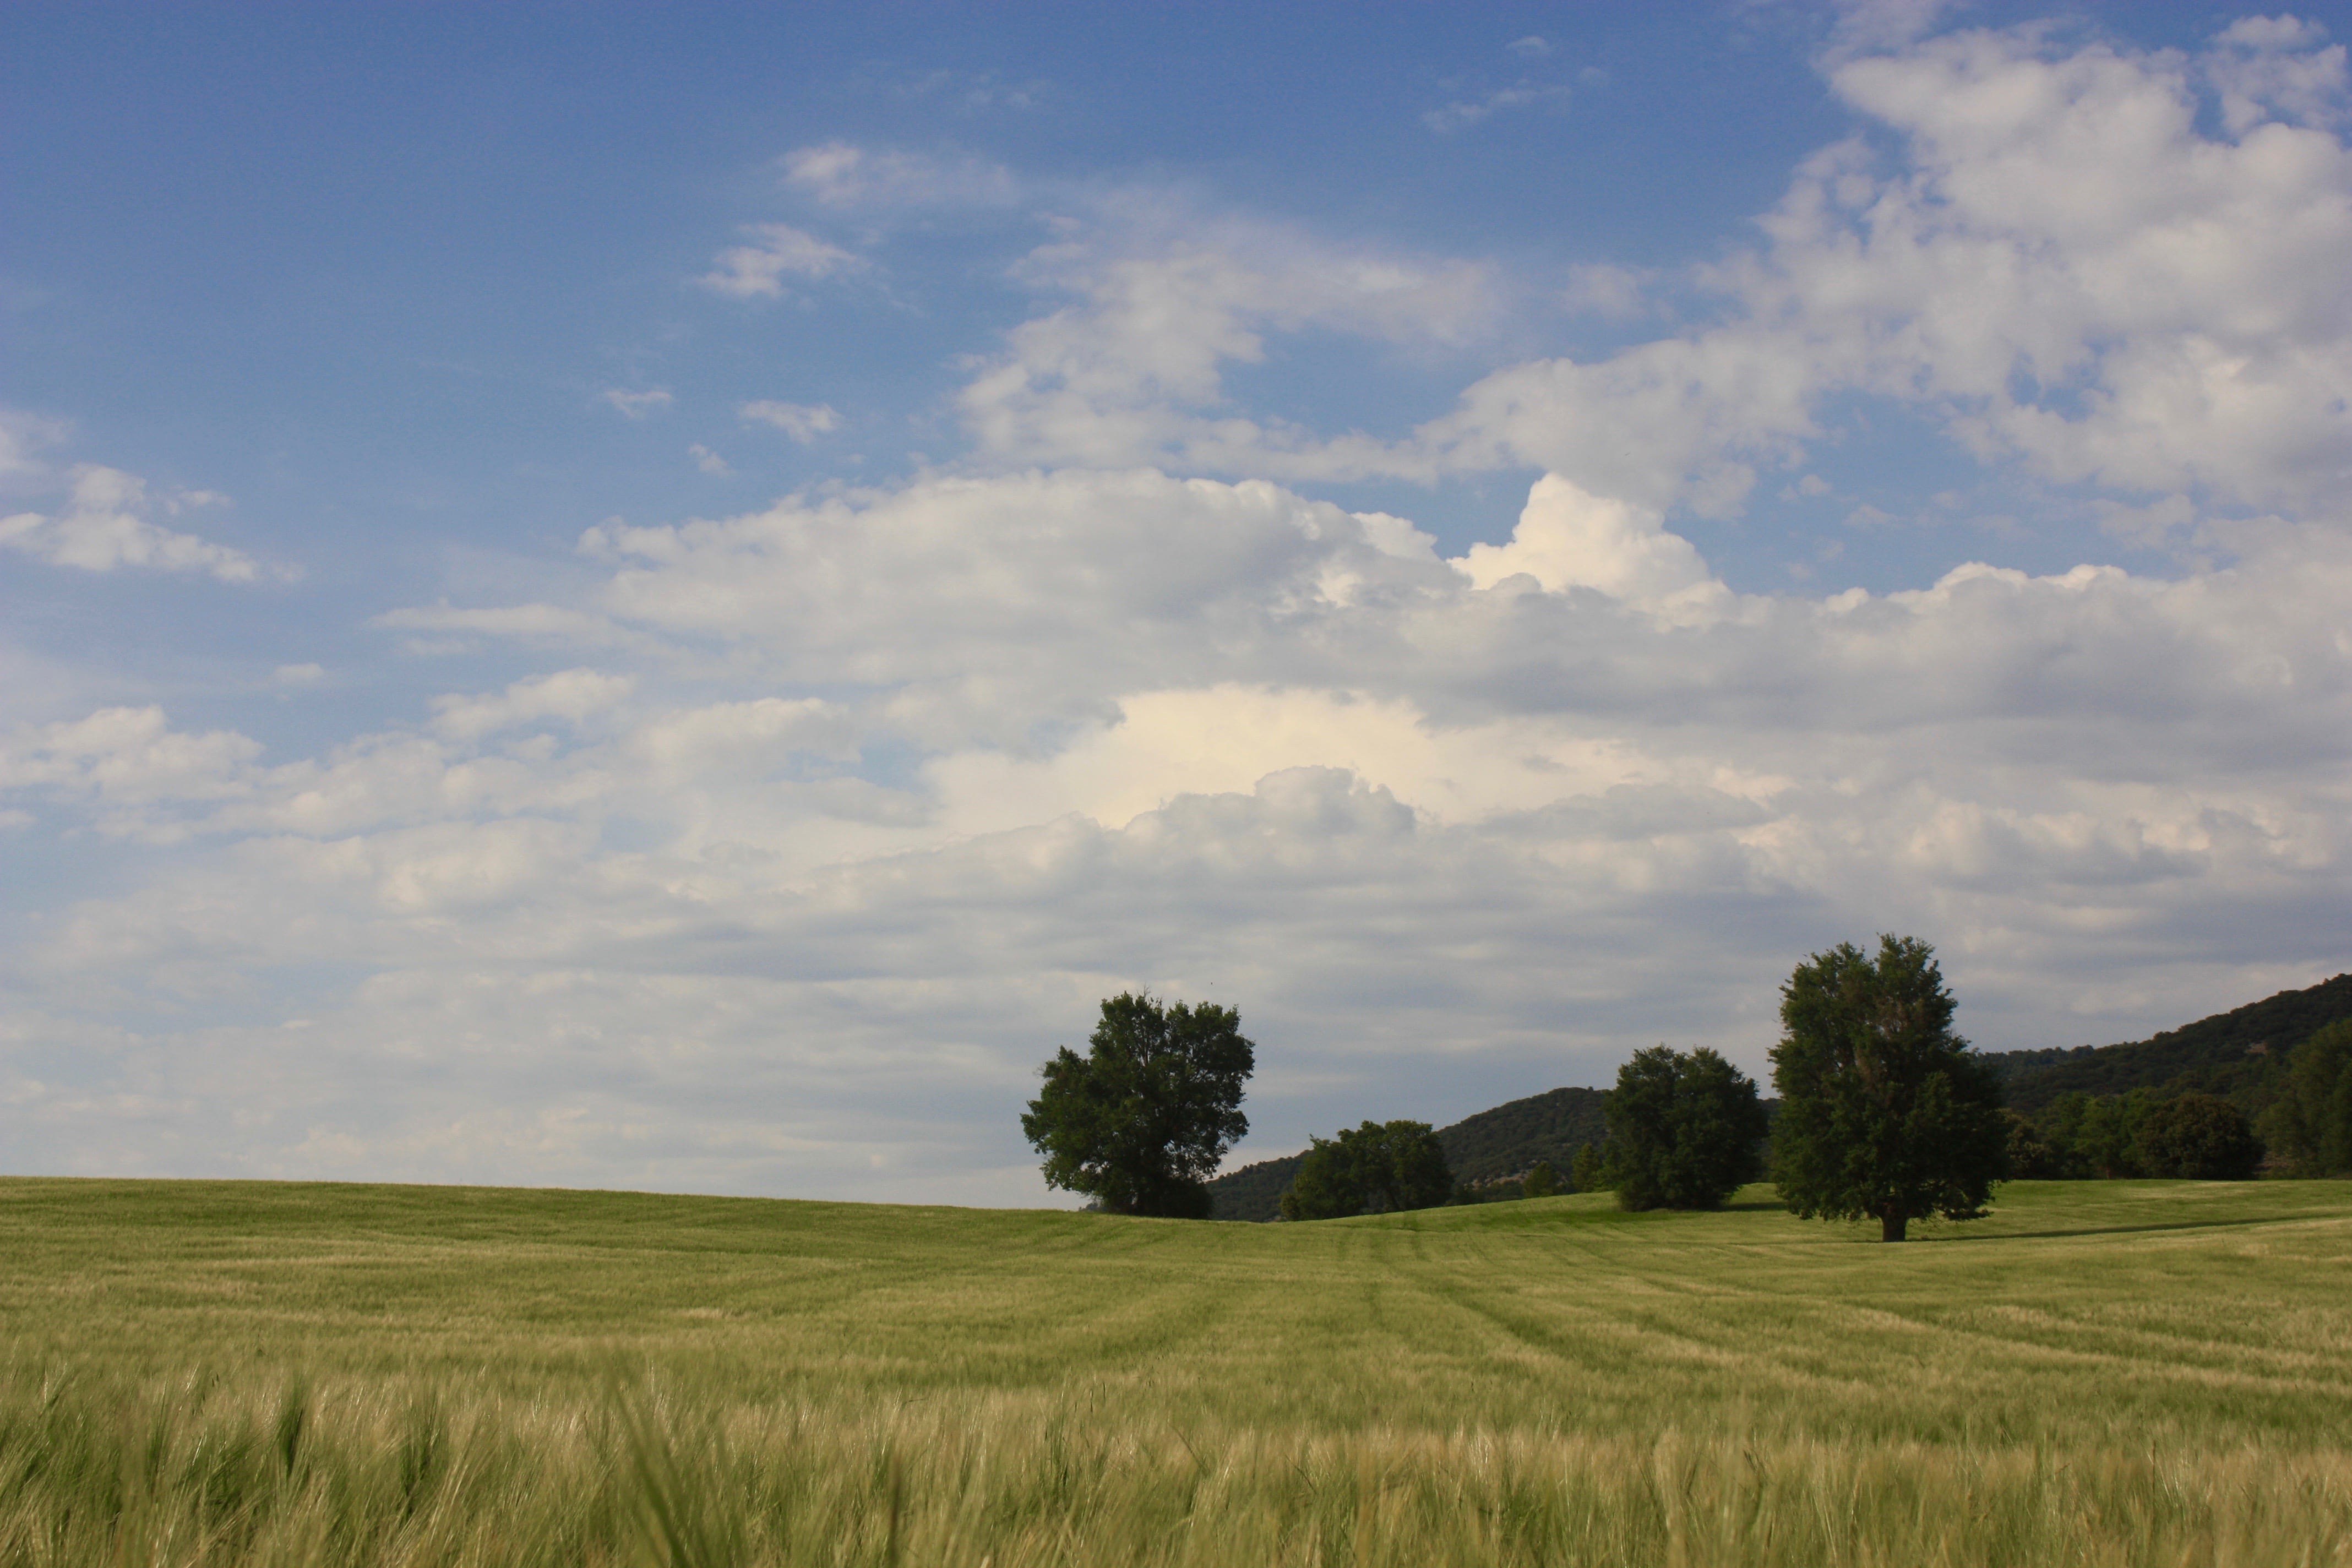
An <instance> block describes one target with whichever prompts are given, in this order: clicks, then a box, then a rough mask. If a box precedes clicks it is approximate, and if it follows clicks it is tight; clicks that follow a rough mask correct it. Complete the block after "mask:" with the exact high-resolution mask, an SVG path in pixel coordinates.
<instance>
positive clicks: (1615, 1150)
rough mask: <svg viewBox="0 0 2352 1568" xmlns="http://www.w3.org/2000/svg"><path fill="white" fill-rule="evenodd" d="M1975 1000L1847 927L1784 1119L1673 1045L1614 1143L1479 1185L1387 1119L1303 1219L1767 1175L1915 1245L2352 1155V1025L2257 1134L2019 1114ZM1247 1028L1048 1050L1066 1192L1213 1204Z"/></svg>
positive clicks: (2137, 1108)
mask: <svg viewBox="0 0 2352 1568" xmlns="http://www.w3.org/2000/svg"><path fill="white" fill-rule="evenodd" d="M2331 984H2332V983H2331ZM1955 1011H1956V1005H1955V1003H1954V1001H1953V999H1952V996H1951V994H1950V992H1949V991H1948V989H1947V988H1946V986H1945V984H1944V982H1943V976H1942V973H1941V971H1940V969H1939V967H1938V966H1937V963H1936V960H1935V954H1934V950H1933V949H1932V948H1931V947H1929V946H1928V945H1927V943H1926V942H1920V941H1918V940H1917V939H1916V938H1910V937H1897V936H1891V935H1890V936H1885V937H1882V938H1881V939H1880V942H1879V945H1878V950H1877V952H1875V953H1864V952H1863V951H1862V950H1861V949H1859V948H1857V947H1855V946H1854V945H1853V944H1852V943H1842V944H1840V945H1839V946H1837V947H1835V948H1832V949H1831V950H1830V951H1829V952H1822V953H1815V954H1813V955H1811V957H1810V958H1808V959H1807V960H1806V961H1805V962H1804V963H1800V964H1798V965H1797V966H1796V969H1795V970H1794V972H1793V973H1791V974H1790V978H1789V980H1788V982H1787V983H1786V984H1783V986H1782V987H1781V1007H1780V1019H1781V1026H1782V1036H1781V1039H1780V1044H1779V1045H1777V1046H1776V1047H1774V1049H1773V1052H1772V1063H1773V1070H1772V1079H1773V1083H1774V1086H1775V1088H1776V1089H1778V1091H1779V1093H1780V1102H1779V1108H1778V1109H1779V1111H1780V1115H1779V1118H1778V1122H1777V1125H1774V1124H1773V1123H1772V1120H1771V1118H1770V1117H1769V1113H1768V1110H1767V1107H1766V1106H1765V1104H1764V1102H1763V1100H1762V1099H1761V1097H1760V1092H1759V1087H1758V1085H1757V1084H1756V1082H1755V1081H1754V1080H1753V1079H1749V1078H1748V1077H1747V1076H1746V1075H1745V1074H1743V1073H1741V1072H1740V1071H1739V1070H1738V1068H1735V1067H1733V1066H1732V1065H1731V1064H1730V1063H1729V1062H1727V1061H1726V1060H1725V1059H1724V1058H1722V1057H1720V1056H1718V1055H1717V1053H1715V1052H1714V1051H1711V1050H1708V1049H1706V1048H1705V1047H1699V1048H1697V1049H1695V1050H1692V1051H1688V1052H1684V1051H1676V1050H1673V1049H1671V1048H1669V1047H1664V1046H1659V1047H1652V1048H1650V1049H1647V1050H1642V1051H1637V1052H1635V1053H1634V1054H1633V1058H1632V1059H1630V1060H1629V1061H1627V1062H1626V1063H1625V1064H1624V1066H1623V1067H1622V1068H1621V1069H1620V1071H1619V1074H1618V1079H1617V1084H1616V1087H1615V1088H1614V1089H1612V1090H1611V1091H1610V1092H1609V1093H1608V1094H1607V1095H1606V1096H1605V1097H1604V1099H1603V1100H1602V1108H1603V1111H1604V1117H1605V1121H1606V1134H1605V1137H1604V1138H1603V1139H1602V1141H1601V1142H1599V1143H1598V1144H1588V1145H1586V1146H1584V1147H1581V1148H1580V1149H1578V1150H1577V1152H1576V1156H1575V1160H1574V1162H1573V1164H1572V1166H1571V1169H1570V1172H1569V1173H1566V1174H1562V1173H1559V1172H1558V1171H1556V1170H1554V1169H1553V1167H1552V1166H1551V1165H1550V1164H1549V1162H1542V1163H1538V1164H1537V1166H1536V1167H1535V1168H1534V1169H1532V1170H1530V1171H1529V1172H1528V1174H1527V1175H1526V1176H1525V1178H1523V1179H1522V1180H1521V1181H1518V1182H1514V1183H1508V1184H1499V1183H1493V1182H1488V1183H1486V1184H1482V1185H1478V1186H1473V1185H1469V1184H1463V1183H1459V1182H1457V1181H1456V1180H1455V1178H1454V1173H1453V1172H1452V1171H1451V1170H1449V1168H1448V1165H1447V1160H1446V1154H1445V1150H1444V1147H1443V1145H1442V1144H1441V1142H1440V1140H1439V1137H1438V1135H1437V1134H1436V1133H1435V1132H1434V1131H1433V1130H1432V1129H1431V1127H1430V1126H1429V1124H1428V1123H1426V1122H1421V1121H1388V1122H1374V1121H1366V1122H1364V1123H1362V1124H1361V1125H1360V1126H1358V1127H1356V1128H1353V1129H1348V1130H1343V1131H1339V1132H1338V1133H1335V1134H1334V1135H1333V1136H1332V1137H1330V1138H1328V1139H1326V1138H1320V1137H1318V1138H1315V1139H1313V1140H1311V1142H1312V1147H1311V1148H1310V1149H1309V1150H1308V1151H1307V1153H1306V1154H1305V1155H1304V1156H1303V1157H1302V1158H1300V1159H1299V1160H1298V1161H1297V1167H1296V1170H1295V1173H1293V1175H1292V1178H1291V1181H1290V1184H1289V1186H1288V1188H1287V1190H1286V1191H1285V1192H1284V1193H1283V1194H1282V1198H1281V1213H1282V1216H1283V1217H1284V1218H1285V1219H1290V1220H1314V1219H1326V1218H1338V1217H1342V1216H1346V1215H1361V1214H1380V1213H1387V1212H1392V1211H1396V1210H1402V1209H1416V1208H1429V1207H1434V1206H1437V1205H1441V1204H1446V1203H1463V1202H1476V1201H1483V1200H1485V1199H1486V1198H1488V1197H1492V1196H1497V1195H1508V1196H1522V1195H1524V1196H1530V1197H1535V1196H1543V1195H1547V1194H1549V1193H1551V1192H1555V1191H1567V1190H1570V1189H1571V1188H1573V1190H1578V1191H1595V1190H1610V1191H1613V1192H1614V1193H1615V1194H1616V1195H1617V1200H1618V1202H1619V1203H1620V1204H1621V1205H1622V1206H1624V1207H1626V1208H1628V1209H1652V1208H1713V1207H1719V1206H1720V1205H1722V1204H1724V1203H1725V1202H1726V1201H1727V1200H1728V1198H1729V1197H1730V1195H1731V1194H1733V1193H1734V1192H1736V1191H1737V1190H1738V1188H1739V1187H1741V1186H1742V1185H1744V1184H1748V1183H1749V1182H1753V1181H1757V1180H1759V1179H1763V1178H1764V1177H1765V1176H1767V1175H1768V1174H1769V1177H1770V1178H1771V1179H1772V1180H1773V1181H1774V1182H1775V1183H1776V1184H1777V1185H1778V1187H1779V1191H1780V1200H1781V1202H1782V1203H1784V1204H1785V1205H1787V1206H1788V1207H1789V1208H1790V1210H1791V1211H1792V1212H1794V1213H1796V1214H1799V1215H1805V1216H1809V1217H1820V1218H1824V1219H1875V1220H1877V1221H1878V1222H1879V1225H1880V1234H1881V1237H1882V1238H1883V1239H1885V1240H1889V1241H1899V1240H1902V1239H1904V1238H1905V1237H1906V1235H1907V1233H1908V1226H1909V1225H1910V1222H1911V1221H1913V1220H1915V1219H1919V1218H1924V1217H1927V1216H1930V1215H1934V1216H1940V1217H1943V1218H1948V1219H1969V1218H1975V1217H1978V1216H1980V1215H1983V1214H1984V1213H1985V1212H1986V1205H1988V1203H1989V1202H1990V1194H1991V1190H1992V1187H1993V1186H1994V1184H1996V1183H1998V1182H2000V1181H2002V1180H2006V1179H2011V1178H2027V1179H2033V1178H2049V1177H2067V1176H2090V1175H2168V1176H2189V1177H2196V1178H2202V1179H2230V1178H2238V1177H2244V1176H2250V1175H2252V1173H2253V1172H2254V1169H2255V1167H2256V1166H2257V1165H2258V1164H2259V1163H2261V1162H2262V1161H2263V1158H2264V1155H2265V1142H2264V1140H2265V1137H2267V1139H2268V1141H2269V1142H2268V1148H2269V1150H2270V1151H2271V1152H2273V1153H2274V1154H2275V1155H2276V1157H2277V1158H2276V1163H2280V1164H2281V1165H2283V1167H2284V1169H2285V1170H2286V1171H2287V1172H2288V1173H2295V1174H2328V1173H2339V1172H2348V1171H2352V1019H2347V1020H2343V1021H2341V1022H2339V1023H2338V1024H2336V1025H2333V1026H2329V1027H2327V1028H2324V1029H2321V1030H2318V1031H2317V1032H2315V1033H2314V1034H2313V1035H2312V1036H2311V1037H2310V1038H2309V1039H2307V1040H2305V1042H2303V1044H2302V1045H2301V1046H2299V1047H2296V1050H2295V1052H2294V1057H2293V1059H2292V1060H2291V1061H2290V1062H2288V1063H2287V1064H2286V1068H2285V1079H2286V1084H2287V1088H2286V1089H2285V1090H2284V1092H2282V1093H2280V1094H2279V1095H2278V1096H2277V1097H2276V1098H2275V1100H2274V1102H2273V1104H2272V1106H2271V1108H2270V1110H2268V1111H2266V1112H2265V1115H2264V1119H2263V1127H2262V1129H2261V1131H2260V1132H2259V1133H2258V1132H2257V1131H2256V1130H2255V1128H2254V1127H2253V1126H2252V1123H2251V1122H2250V1121H2249V1120H2248V1118H2247V1117H2246V1116H2245V1115H2244V1114H2243V1113H2242V1111H2241V1110H2239V1109H2238V1108H2237V1107H2236V1106H2235V1105H2234V1104H2232V1103H2231V1101H2230V1100H2224V1099H2221V1097H2219V1096H2215V1095H2211V1094H2204V1093H2200V1092H2198V1091H2195V1090H2189V1091H2186V1092H2179V1093H2173V1094H2163V1093H2158V1092H2152V1091H2148V1090H2145V1089H2143V1090H2135V1091H2132V1092H2130V1093H2126V1094H2123V1095H2116V1096H2106V1097H2097V1098H2095V1097H2092V1096H2088V1095H2084V1094H2080V1093H2074V1094H2065V1095H2061V1096H2060V1097H2059V1098H2058V1099H2057V1100H2053V1101H2052V1102H2051V1103H2050V1104H2048V1105H2046V1106H2044V1107H2043V1108H2042V1110H2041V1111H2040V1113H2039V1114H2037V1115H2035V1116H2032V1117H2027V1116H2023V1115H2021V1114H2019V1113H2017V1112H2015V1111H2011V1110H2006V1109H2004V1107H2003V1104H2002V1083H2001V1076H2002V1075H2001V1074H2000V1072H1999V1071H1998V1070H1996V1068H1995V1066H1994V1064H1993V1062H1992V1061H1990V1060H1989V1059H1988V1058H1985V1057H1983V1056H1982V1055H1980V1054H1979V1053H1978V1052H1976V1051H1975V1050H1973V1049H1972V1048H1971V1047H1969V1043H1968V1042H1967V1041H1966V1040H1964V1039H1962V1038H1961V1037H1959V1036H1958V1035H1957V1034H1956V1033H1954V1032H1953V1029H1952V1021H1953V1017H1954V1014H1955ZM1240 1025H1241V1019H1240V1015H1239V1014H1238V1013H1237V1012H1236V1011H1234V1009H1232V1008H1223V1007H1216V1006H1213V1005H1202V1006H1198V1007H1193V1006H1187V1005H1183V1004H1176V1005H1163V1004H1161V1003H1160V1002H1158V1001H1156V1000H1154V999H1153V998H1150V997H1149V996H1143V995H1139V994H1121V995H1119V996H1116V997H1112V998H1109V999H1108V1000H1106V1001H1105V1002H1104V1003H1103V1004H1102V1018H1101V1021H1100V1023H1098V1024H1097V1027H1096V1029H1095V1032H1094V1035H1093V1037H1091V1039H1090V1041H1089V1050H1088V1054H1087V1056H1085V1057H1080V1056H1078V1055H1077V1054H1076V1053H1075V1052H1073V1051H1071V1050H1069V1049H1068V1048H1066V1047H1065V1048H1063V1049H1062V1050H1061V1051H1060V1052H1059V1053H1058V1054H1057V1055H1056V1056H1055V1058H1054V1059H1053V1060H1052V1061H1049V1062H1048V1063H1047V1064H1046V1065H1045V1068H1044V1070H1043V1076H1044V1079H1045V1087H1044V1089H1043V1092H1041V1093H1040V1095H1039V1096H1038V1098H1037V1099H1036V1100H1033V1101H1032V1102H1031V1103H1030V1107H1029V1111H1028V1114H1026V1115H1024V1117H1023V1118H1022V1126H1023V1130H1024V1132H1026V1133H1027V1134H1028V1136H1029V1139H1030V1141H1031V1142H1032V1143H1034V1145H1035V1146H1036V1147H1037V1148H1038V1150H1039V1152H1041V1153H1043V1154H1044V1155H1045V1167H1044V1168H1045V1177H1046V1180H1047V1182H1048V1184H1051V1185H1054V1186H1055V1187H1059V1188H1062V1189H1064V1190H1066V1191H1072V1192H1078V1193H1083V1194H1087V1195H1088V1196H1089V1197H1090V1198H1091V1199H1092V1200H1093V1206H1096V1207H1099V1208H1101V1209H1104V1210H1107V1211H1108V1212H1112V1213H1119V1214H1135V1215H1160V1216H1165V1217H1176V1218H1199V1217H1206V1216H1207V1215H1208V1214H1209V1213H1210V1208H1211V1202H1210V1194H1209V1192H1208V1185H1207V1184H1208V1178H1209V1177H1210V1175H1211V1174H1213V1173H1214V1172H1215V1170H1216V1168H1217V1165H1218V1163H1219V1162H1220V1161H1221V1160H1222V1159H1223V1156H1224V1155H1225V1153H1226V1152H1228V1151H1229V1150H1231V1148H1232V1147H1233V1146H1234V1143H1235V1142H1238V1141H1239V1140H1240V1139H1241V1138H1242V1137H1243V1136H1244V1135H1245V1134H1246V1133H1247V1131H1248V1128H1249V1123H1248V1120H1247V1118H1246V1117H1245V1116H1244V1115H1243V1114H1242V1112H1241V1109H1240V1104H1241V1099H1242V1090H1243V1086H1244V1083H1245V1081H1246V1079H1248V1077H1249V1076H1250V1073H1251V1071H1252V1070H1253V1068H1254V1067H1255V1047H1254V1046H1253V1044H1252V1043H1251V1042H1250V1041H1249V1040H1248V1039H1247V1038H1246V1037H1244V1036H1243V1035H1242V1033H1241V1027H1240ZM1562 1092H1566V1091H1562ZM1580 1092H1581V1091H1580ZM1269 1195H1271V1194H1270V1193H1269Z"/></svg>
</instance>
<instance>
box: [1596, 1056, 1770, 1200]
mask: <svg viewBox="0 0 2352 1568" xmlns="http://www.w3.org/2000/svg"><path fill="white" fill-rule="evenodd" d="M1606 1114H1607V1116H1608V1119H1609V1145H1608V1149H1607V1151H1606V1153H1605V1155H1604V1159H1605V1161H1606V1164H1605V1170H1606V1178H1607V1180H1608V1182H1609V1184H1610V1185H1612V1186H1613V1187H1614V1188H1616V1190H1617V1201H1618V1203H1620V1204H1621V1205H1623V1206H1624V1207H1625V1208H1627V1209H1629V1210H1633V1211H1635V1212H1637V1213H1638V1212H1639V1211H1641V1210H1643V1209H1656V1208H1669V1209H1712V1208H1721V1207H1722V1206H1723V1201H1724V1199H1726V1198H1727V1197H1729V1196H1730V1195H1731V1194H1733V1193H1734V1192H1736V1191H1738V1189H1739V1188H1740V1187H1741V1186H1743V1185H1745V1184H1747V1183H1749V1182H1752V1181H1754V1180H1755V1179H1756V1178H1757V1177H1758V1176H1759V1175H1761V1174H1762V1173H1763V1161H1762V1159H1761V1158H1760V1156H1759V1151H1758V1147H1757V1146H1758V1144H1759V1142H1761V1141H1762V1140H1763V1137H1764V1133H1765V1130H1766V1125H1767V1124H1766V1120H1765V1115H1764V1104H1763V1101H1762V1100H1759V1099H1758V1098H1757V1094H1756V1080H1755V1079H1751V1078H1749V1077H1748V1075H1747V1074H1745V1073H1743V1072H1741V1071H1740V1070H1739V1069H1738V1068H1735V1067H1733V1066H1732V1065H1731V1064H1730V1063H1729V1062H1727V1061H1725V1060H1724V1059H1723V1058H1721V1057H1719V1056H1717V1054H1716V1053H1715V1052H1713V1051H1711V1050H1709V1049H1707V1048H1706V1047H1705V1046H1701V1047H1698V1048H1697V1049H1696V1050H1694V1051H1691V1052H1689V1053H1688V1054H1687V1055H1685V1053H1683V1052H1681V1051H1677V1050H1673V1049H1670V1048H1668V1047H1664V1046H1653V1047H1650V1048H1649V1049H1647V1050H1640V1051H1635V1052H1634V1053H1633V1059H1632V1060H1630V1061H1628V1062H1626V1064H1625V1065H1624V1066H1623V1067H1622V1068H1619V1069H1618V1071H1617V1087H1616V1088H1615V1089H1612V1091H1611V1092H1610V1095H1609V1100H1608V1106H1607V1112H1606Z"/></svg>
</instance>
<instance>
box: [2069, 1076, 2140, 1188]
mask: <svg viewBox="0 0 2352 1568" xmlns="http://www.w3.org/2000/svg"><path fill="white" fill-rule="evenodd" d="M2156 1106H2157V1094H2156V1091H2155V1090H2154V1089H2133V1090H2132V1091H2131V1092H2130V1093H2128V1094H2111V1095H2107V1096H2105V1097H2104V1098H2102V1099H2098V1100H2091V1099H2088V1098H2087V1097H2086V1098H2085V1099H2084V1100H2083V1102H2082V1110H2081V1112H2080V1114H2079V1115H2077V1116H2076V1117H2074V1130H2073V1131H2074V1136H2073V1138H2072V1139H2071V1140H2070V1142H2069V1147H2070V1148H2071V1149H2072V1150H2073V1152H2074V1160H2075V1162H2076V1163H2077V1164H2078V1165H2079V1166H2081V1167H2082V1168H2083V1169H2084V1173H2086V1174H2089V1175H2094V1176H2104V1177H2105V1178H2106V1179H2108V1180H2110V1181H2115V1180H2118V1179H2121V1178H2123V1177H2126V1176H2138V1175H2144V1174H2146V1172H2144V1171H2143V1170H2142V1169H2141V1168H2140V1136H2139V1135H2140V1128H2141V1125H2142V1124H2143V1123H2145V1122H2146V1121H2147V1115H2148V1112H2149V1111H2151V1110H2155V1109H2156Z"/></svg>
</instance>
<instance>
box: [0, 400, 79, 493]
mask: <svg viewBox="0 0 2352 1568" xmlns="http://www.w3.org/2000/svg"><path fill="white" fill-rule="evenodd" d="M66 435H67V426H66V425H65V423H64V421H62V420H58V419H44V418H42V417H40V416H37V415H34V414H27V413H26V412H25V411H23V410H22V409H16V408H5V407H0V486H5V487H6V488H7V489H16V488H17V487H18V486H20V485H23V484H25V483H26V481H28V480H38V479H41V478H43V477H45V476H46V475H47V472H48V465H47V463H45V462H43V461H42V460H41V458H40V454H41V453H42V452H44V451H46V450H47V448H49V447H54V446H57V445H58V443H60V442H62V441H63V440H64V439H65V438H66ZM0 493H5V491H0Z"/></svg>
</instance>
